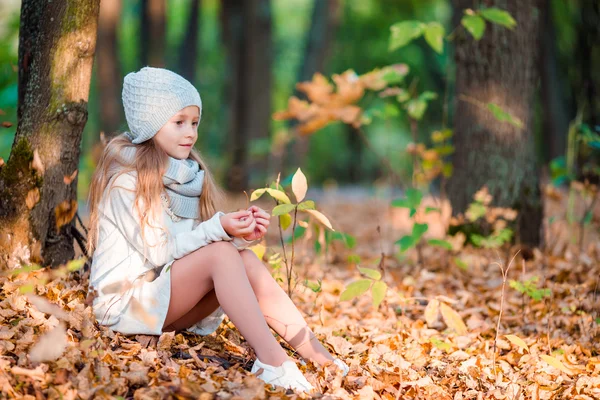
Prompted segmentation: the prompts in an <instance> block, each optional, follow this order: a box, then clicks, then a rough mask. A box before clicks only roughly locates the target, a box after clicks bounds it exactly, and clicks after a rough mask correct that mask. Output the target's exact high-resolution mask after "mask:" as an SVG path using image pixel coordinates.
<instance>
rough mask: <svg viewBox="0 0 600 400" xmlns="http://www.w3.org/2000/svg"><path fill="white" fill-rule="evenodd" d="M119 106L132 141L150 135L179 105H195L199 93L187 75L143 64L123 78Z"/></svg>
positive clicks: (198, 104)
mask: <svg viewBox="0 0 600 400" xmlns="http://www.w3.org/2000/svg"><path fill="white" fill-rule="evenodd" d="M122 98H123V108H124V109H125V118H126V119H127V125H129V130H130V132H129V136H130V137H131V138H132V141H131V142H132V143H135V144H138V143H142V142H145V141H146V140H149V139H152V137H153V136H154V135H156V132H158V131H159V130H160V128H162V126H163V125H164V124H166V123H167V121H169V119H171V117H172V116H173V115H175V114H176V113H177V112H178V111H180V110H181V109H183V108H185V107H187V106H198V108H199V109H200V116H202V100H201V99H200V93H198V90H196V88H195V87H194V85H192V84H191V83H190V82H189V81H188V80H187V79H185V78H183V77H182V76H180V75H178V74H176V73H175V72H172V71H169V70H168V69H164V68H154V67H144V68H142V69H141V70H139V71H138V72H131V73H129V74H127V76H125V79H124V80H123V94H122Z"/></svg>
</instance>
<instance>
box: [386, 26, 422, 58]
mask: <svg viewBox="0 0 600 400" xmlns="http://www.w3.org/2000/svg"><path fill="white" fill-rule="evenodd" d="M424 27H425V24H423V23H422V22H419V21H402V22H398V23H396V24H394V25H392V26H391V27H390V31H391V35H390V44H389V51H394V50H396V49H399V48H400V47H403V46H406V45H407V44H408V43H410V42H411V41H412V40H413V39H416V38H418V37H419V36H421V35H422V34H423V28H424Z"/></svg>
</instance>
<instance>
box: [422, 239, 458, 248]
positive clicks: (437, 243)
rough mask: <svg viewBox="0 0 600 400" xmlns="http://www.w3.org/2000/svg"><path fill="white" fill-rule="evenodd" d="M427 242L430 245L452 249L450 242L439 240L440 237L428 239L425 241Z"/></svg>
mask: <svg viewBox="0 0 600 400" xmlns="http://www.w3.org/2000/svg"><path fill="white" fill-rule="evenodd" d="M427 243H429V244H430V245H432V246H437V247H441V248H444V249H446V250H452V245H451V244H450V242H448V241H446V240H441V239H429V240H428V241H427Z"/></svg>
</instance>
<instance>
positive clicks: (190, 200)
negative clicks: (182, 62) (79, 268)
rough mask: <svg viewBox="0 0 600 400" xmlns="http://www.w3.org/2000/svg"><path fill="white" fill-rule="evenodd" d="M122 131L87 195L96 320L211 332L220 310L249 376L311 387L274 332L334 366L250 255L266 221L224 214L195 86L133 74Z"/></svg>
mask: <svg viewBox="0 0 600 400" xmlns="http://www.w3.org/2000/svg"><path fill="white" fill-rule="evenodd" d="M122 97H123V106H124V109H125V116H126V118H127V124H128V125H129V129H130V130H129V132H125V133H124V134H122V135H120V136H117V137H115V138H114V139H112V140H111V141H110V142H109V143H108V145H107V146H106V148H105V149H104V152H103V154H102V156H101V158H100V161H99V164H98V168H97V169H96V172H95V173H94V177H93V180H92V184H91V189H90V226H91V229H90V240H89V243H90V249H89V250H90V254H92V252H93V262H92V267H91V276H90V289H91V290H95V291H96V295H97V296H96V297H95V299H94V302H93V309H94V313H95V316H96V319H97V320H98V323H99V324H101V325H105V326H108V327H110V328H111V329H113V330H115V331H118V332H121V333H123V334H151V335H160V334H161V333H162V332H164V331H173V330H181V329H187V330H189V331H191V332H194V333H198V334H200V335H208V334H210V333H212V332H214V331H215V330H216V329H217V327H218V326H219V324H220V323H221V321H222V320H223V317H224V315H223V313H226V314H227V316H228V317H229V318H230V319H231V321H233V323H234V324H235V326H236V327H237V328H238V329H239V331H240V332H241V333H242V335H244V337H245V338H246V340H247V341H248V343H249V344H250V345H251V346H252V347H253V349H254V350H255V352H256V355H257V359H256V361H255V362H254V365H253V367H252V373H257V372H258V373H259V375H258V376H259V377H260V378H261V379H262V380H264V381H265V382H267V383H271V384H273V385H278V386H283V387H286V388H291V389H295V390H298V391H311V390H313V387H312V386H311V384H310V383H309V382H308V381H307V380H306V379H305V377H304V376H303V375H302V373H301V372H300V370H299V369H298V367H297V366H296V364H295V362H294V361H293V360H291V359H290V358H288V356H287V354H286V353H285V351H284V350H283V348H282V347H281V346H280V345H279V343H278V342H277V341H276V339H275V338H274V337H273V335H272V334H271V331H270V330H269V326H270V327H271V328H273V329H274V330H275V331H276V332H277V333H278V334H279V335H280V336H281V337H283V338H284V339H285V340H286V341H287V342H288V343H289V344H290V345H291V346H292V347H293V348H294V349H296V351H297V352H298V353H299V354H300V355H301V356H302V357H304V358H306V359H310V360H313V361H315V362H316V363H318V364H320V365H324V364H328V363H331V362H333V363H334V364H336V365H337V366H338V367H339V368H341V369H342V370H343V374H344V375H345V374H346V373H347V372H348V366H347V365H346V364H345V363H344V362H343V361H341V360H339V359H335V360H334V358H333V357H332V356H331V354H329V352H328V351H327V350H326V349H325V348H324V347H323V346H322V345H321V343H319V341H318V340H315V339H316V338H315V336H314V334H313V332H312V331H311V330H310V329H309V327H308V326H307V324H306V322H305V320H304V318H303V317H302V315H301V314H300V312H299V311H298V309H297V308H296V307H295V306H294V304H293V303H292V301H291V300H290V298H289V297H288V296H287V295H286V293H285V292H284V291H283V290H282V289H281V287H280V286H279V285H278V284H277V282H276V281H275V280H274V279H273V277H272V276H271V274H270V273H269V271H268V270H267V268H266V267H265V266H264V264H263V263H262V262H261V260H259V259H258V258H257V257H256V255H255V254H254V253H253V252H252V251H250V250H245V248H246V247H248V245H249V244H251V243H252V242H254V241H256V240H259V239H261V238H262V237H263V236H264V235H265V233H266V231H267V228H268V226H269V218H270V216H269V214H268V213H267V212H265V211H264V210H262V209H260V208H258V207H256V206H253V207H251V208H250V209H248V210H245V211H237V212H232V213H228V214H225V213H223V212H221V211H216V210H217V205H218V204H219V197H220V191H219V189H218V188H217V186H216V185H215V182H214V180H213V178H212V176H211V174H210V172H209V170H208V169H207V167H206V164H205V163H204V162H203V161H202V159H201V158H200V155H199V154H198V152H197V151H196V150H195V149H194V143H195V142H196V139H197V138H198V132H197V127H198V123H199V122H200V118H201V115H202V102H201V99H200V94H199V93H198V91H197V90H196V88H194V86H193V85H192V84H191V83H190V82H188V81H187V80H185V79H184V78H183V77H181V76H179V75H177V74H176V73H174V72H171V71H169V70H166V69H161V68H151V67H145V68H142V69H141V70H140V71H138V72H133V73H130V74H128V75H127V76H126V77H125V79H124V83H123V96H122Z"/></svg>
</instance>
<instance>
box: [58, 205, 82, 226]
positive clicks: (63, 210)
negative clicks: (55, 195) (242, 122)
mask: <svg viewBox="0 0 600 400" xmlns="http://www.w3.org/2000/svg"><path fill="white" fill-rule="evenodd" d="M76 212H77V201H75V200H71V201H68V200H65V201H63V202H62V203H60V204H59V205H57V206H56V208H55V209H54V217H55V219H56V230H59V229H60V228H61V227H62V226H64V225H66V224H68V223H69V222H71V221H72V220H73V217H75V213H76Z"/></svg>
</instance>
